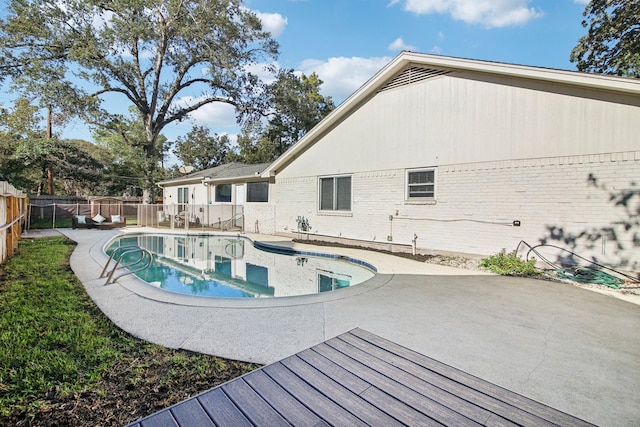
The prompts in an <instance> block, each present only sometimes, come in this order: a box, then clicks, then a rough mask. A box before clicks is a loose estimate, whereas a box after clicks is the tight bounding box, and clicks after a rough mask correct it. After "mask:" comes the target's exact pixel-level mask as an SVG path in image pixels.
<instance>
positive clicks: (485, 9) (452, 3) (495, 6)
mask: <svg viewBox="0 0 640 427" xmlns="http://www.w3.org/2000/svg"><path fill="white" fill-rule="evenodd" d="M530 1H531V0H402V2H403V4H404V6H403V9H404V10H406V11H408V12H412V13H415V14H417V15H426V14H432V13H439V14H449V15H451V17H452V18H453V19H455V20H457V21H463V22H466V23H469V24H481V25H484V26H486V27H489V28H493V27H508V26H511V25H519V24H524V23H526V22H528V21H530V20H532V19H536V18H539V17H541V16H542V15H543V13H542V12H541V11H539V10H536V9H534V8H532V7H528V4H529V3H530ZM574 1H576V0H574ZM399 2H400V1H399V0H395V1H393V2H392V3H391V4H390V5H394V4H396V3H399Z"/></svg>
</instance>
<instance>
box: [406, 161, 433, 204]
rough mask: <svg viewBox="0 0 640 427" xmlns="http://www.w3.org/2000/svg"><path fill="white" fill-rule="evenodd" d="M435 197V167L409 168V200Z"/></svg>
mask: <svg viewBox="0 0 640 427" xmlns="http://www.w3.org/2000/svg"><path fill="white" fill-rule="evenodd" d="M435 198H436V170H435V168H428V169H411V170H407V200H417V201H419V200H435Z"/></svg>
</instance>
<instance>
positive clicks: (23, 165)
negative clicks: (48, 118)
mask: <svg viewBox="0 0 640 427" xmlns="http://www.w3.org/2000/svg"><path fill="white" fill-rule="evenodd" d="M42 121H43V119H42V117H41V116H40V115H39V114H38V107H36V106H34V105H32V104H31V103H30V102H29V100H27V99H24V98H20V99H18V100H16V102H15V103H14V105H13V108H12V109H11V110H2V111H1V113H0V175H2V176H4V177H6V178H7V179H9V180H10V181H11V182H12V183H13V185H15V186H16V187H18V188H23V189H25V190H27V191H30V192H33V193H36V194H41V193H43V192H44V188H45V187H46V186H47V185H46V184H47V183H48V179H49V176H50V174H51V175H52V176H54V177H55V182H56V184H57V185H61V186H62V187H63V188H64V189H65V192H66V193H67V194H80V193H81V192H82V191H83V190H86V189H88V188H91V187H92V185H93V183H95V182H97V181H99V180H98V179H97V174H98V173H99V172H100V171H101V169H102V163H101V162H100V161H99V160H97V159H96V158H95V157H94V156H93V155H92V154H91V145H90V144H89V145H87V144H88V143H86V142H85V141H66V140H59V139H58V138H57V137H56V136H55V135H51V136H50V137H49V136H47V135H46V132H45V130H44V129H43V128H42V127H41V123H42Z"/></svg>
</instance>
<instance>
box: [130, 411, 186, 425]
mask: <svg viewBox="0 0 640 427" xmlns="http://www.w3.org/2000/svg"><path fill="white" fill-rule="evenodd" d="M140 425H141V426H142V427H180V426H179V425H178V423H177V422H176V420H175V419H173V415H171V412H169V410H168V409H163V410H162V411H160V412H156V413H155V414H153V415H151V416H150V417H148V418H145V419H144V420H142V421H140Z"/></svg>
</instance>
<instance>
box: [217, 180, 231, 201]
mask: <svg viewBox="0 0 640 427" xmlns="http://www.w3.org/2000/svg"><path fill="white" fill-rule="evenodd" d="M216 202H227V203H230V202H231V184H218V185H216Z"/></svg>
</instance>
